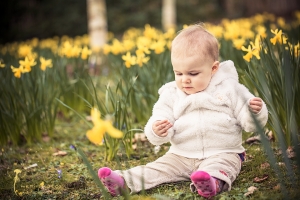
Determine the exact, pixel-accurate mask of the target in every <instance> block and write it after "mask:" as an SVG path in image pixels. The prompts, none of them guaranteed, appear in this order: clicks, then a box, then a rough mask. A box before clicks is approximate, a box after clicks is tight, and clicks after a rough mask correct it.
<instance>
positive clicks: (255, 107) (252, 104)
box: [249, 97, 263, 114]
mask: <svg viewBox="0 0 300 200" xmlns="http://www.w3.org/2000/svg"><path fill="white" fill-rule="evenodd" d="M262 106H263V102H262V100H261V98H258V97H254V98H252V99H251V100H250V101H249V108H250V111H251V112H253V113H255V114H257V113H259V112H260V111H261V109H262Z"/></svg>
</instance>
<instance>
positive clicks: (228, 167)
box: [191, 153, 241, 197]
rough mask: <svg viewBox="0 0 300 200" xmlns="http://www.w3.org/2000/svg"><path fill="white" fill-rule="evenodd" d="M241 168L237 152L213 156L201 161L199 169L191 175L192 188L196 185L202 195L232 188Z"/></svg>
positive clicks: (212, 194) (206, 195) (209, 194)
mask: <svg viewBox="0 0 300 200" xmlns="http://www.w3.org/2000/svg"><path fill="white" fill-rule="evenodd" d="M240 170H241V159H240V157H239V155H238V154H236V153H222V154H218V155H214V156H211V157H209V158H206V159H205V160H203V161H202V162H200V164H199V168H198V170H197V171H196V172H194V173H193V174H192V175H191V180H192V182H193V184H192V187H191V188H193V187H194V188H195V187H196V189H197V191H198V193H199V194H200V195H201V196H205V197H209V196H214V195H216V194H217V193H219V192H221V191H224V190H230V189H231V184H232V182H233V181H234V180H235V179H236V177H237V175H238V174H239V172H240ZM223 185H224V186H223Z"/></svg>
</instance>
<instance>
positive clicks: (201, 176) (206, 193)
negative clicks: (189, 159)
mask: <svg viewBox="0 0 300 200" xmlns="http://www.w3.org/2000/svg"><path fill="white" fill-rule="evenodd" d="M191 180H192V182H193V184H194V185H195V187H196V189H197V191H198V194H199V195H201V196H203V197H205V198H209V197H212V196H215V195H216V194H218V192H220V191H219V190H220V189H219V181H218V179H216V178H214V177H212V176H210V175H209V174H208V173H206V172H204V171H195V172H194V173H192V175H191Z"/></svg>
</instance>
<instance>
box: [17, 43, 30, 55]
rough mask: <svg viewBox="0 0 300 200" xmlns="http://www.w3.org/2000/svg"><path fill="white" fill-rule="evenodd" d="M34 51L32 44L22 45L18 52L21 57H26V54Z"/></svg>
mask: <svg viewBox="0 0 300 200" xmlns="http://www.w3.org/2000/svg"><path fill="white" fill-rule="evenodd" d="M31 53H32V46H29V45H27V44H26V45H20V47H19V49H18V54H19V57H20V58H25V57H26V56H28V55H29V54H31Z"/></svg>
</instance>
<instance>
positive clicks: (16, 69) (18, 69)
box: [10, 66, 23, 78]
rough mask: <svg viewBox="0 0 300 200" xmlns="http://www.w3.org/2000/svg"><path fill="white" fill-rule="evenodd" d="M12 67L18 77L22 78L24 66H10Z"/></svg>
mask: <svg viewBox="0 0 300 200" xmlns="http://www.w3.org/2000/svg"><path fill="white" fill-rule="evenodd" d="M10 68H11V70H12V72H13V73H14V76H15V77H16V78H21V73H22V72H23V69H22V67H19V68H15V67H14V66H10Z"/></svg>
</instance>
